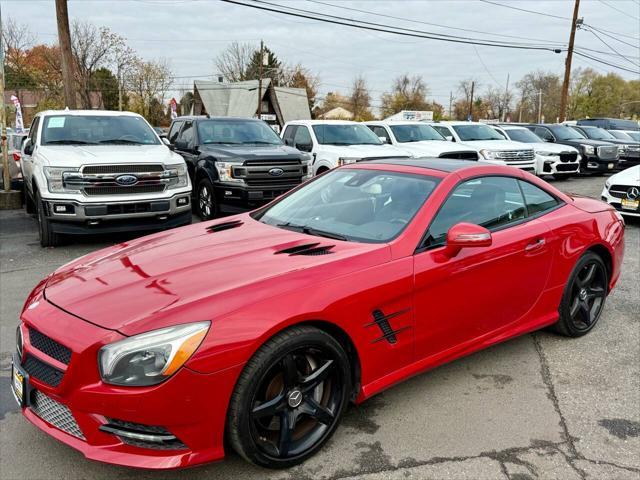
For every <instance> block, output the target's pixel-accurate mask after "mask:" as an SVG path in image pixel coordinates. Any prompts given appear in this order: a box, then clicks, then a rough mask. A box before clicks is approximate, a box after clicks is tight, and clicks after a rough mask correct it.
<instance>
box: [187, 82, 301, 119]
mask: <svg viewBox="0 0 640 480" xmlns="http://www.w3.org/2000/svg"><path fill="white" fill-rule="evenodd" d="M261 93H262V99H261V112H260V113H261V118H262V119H263V120H264V121H265V122H267V123H268V124H269V125H271V126H272V128H273V129H274V130H276V131H277V132H279V131H280V129H281V128H282V126H283V125H284V124H285V123H287V122H289V121H292V120H309V119H311V110H310V109H309V100H308V98H307V91H306V90H305V89H304V88H289V87H275V86H273V84H272V82H271V79H269V78H265V79H263V80H262V92H261ZM192 113H193V114H194V115H207V114H208V115H211V116H220V117H250V118H253V117H256V116H257V113H258V80H248V81H246V82H236V83H220V82H213V81H206V80H196V81H195V82H194V85H193V108H192Z"/></svg>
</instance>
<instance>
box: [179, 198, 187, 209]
mask: <svg viewBox="0 0 640 480" xmlns="http://www.w3.org/2000/svg"><path fill="white" fill-rule="evenodd" d="M184 205H189V197H180V198H178V206H179V207H183V206H184Z"/></svg>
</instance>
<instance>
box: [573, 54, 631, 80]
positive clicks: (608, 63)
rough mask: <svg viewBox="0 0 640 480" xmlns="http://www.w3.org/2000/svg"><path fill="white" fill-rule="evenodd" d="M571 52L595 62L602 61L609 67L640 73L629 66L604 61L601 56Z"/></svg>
mask: <svg viewBox="0 0 640 480" xmlns="http://www.w3.org/2000/svg"><path fill="white" fill-rule="evenodd" d="M573 53H575V54H576V55H580V56H581V57H585V58H588V59H590V60H593V61H595V62H598V63H602V64H603V65H609V66H610V67H613V68H617V69H619V70H624V71H625V72H629V73H634V74H636V75H640V70H631V69H630V68H627V67H624V66H622V65H616V64H614V63H610V62H607V61H605V60H603V59H601V58H597V57H593V56H591V55H587V54H586V53H582V52H573Z"/></svg>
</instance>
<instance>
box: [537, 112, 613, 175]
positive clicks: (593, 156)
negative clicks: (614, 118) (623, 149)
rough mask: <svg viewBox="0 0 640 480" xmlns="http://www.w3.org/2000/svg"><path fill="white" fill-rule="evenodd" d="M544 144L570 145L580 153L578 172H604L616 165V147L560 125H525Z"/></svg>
mask: <svg viewBox="0 0 640 480" xmlns="http://www.w3.org/2000/svg"><path fill="white" fill-rule="evenodd" d="M525 127H527V128H528V129H529V130H531V131H532V132H533V133H535V134H536V135H538V136H539V137H540V138H542V139H543V140H544V141H545V142H551V143H559V144H562V145H571V146H572V147H575V148H577V149H578V151H579V152H580V156H581V157H582V159H581V160H580V171H582V172H589V171H591V172H605V171H611V170H613V169H614V168H616V167H617V165H618V159H619V154H618V146H617V145H614V144H612V143H609V142H603V141H602V140H592V139H590V138H586V137H585V136H584V135H583V134H582V133H580V132H579V131H577V130H576V129H575V128H572V127H568V126H566V125H560V124H555V123H554V124H537V125H525Z"/></svg>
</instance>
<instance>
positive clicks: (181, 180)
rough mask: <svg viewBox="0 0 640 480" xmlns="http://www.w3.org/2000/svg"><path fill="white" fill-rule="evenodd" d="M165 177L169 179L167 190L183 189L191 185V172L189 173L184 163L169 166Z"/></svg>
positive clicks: (165, 171) (166, 168)
mask: <svg viewBox="0 0 640 480" xmlns="http://www.w3.org/2000/svg"><path fill="white" fill-rule="evenodd" d="M164 175H165V176H167V177H169V182H168V183H167V188H181V187H186V186H187V185H189V172H188V171H187V166H186V165H185V164H183V163H177V164H175V165H167V166H166V167H165V170H164Z"/></svg>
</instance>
